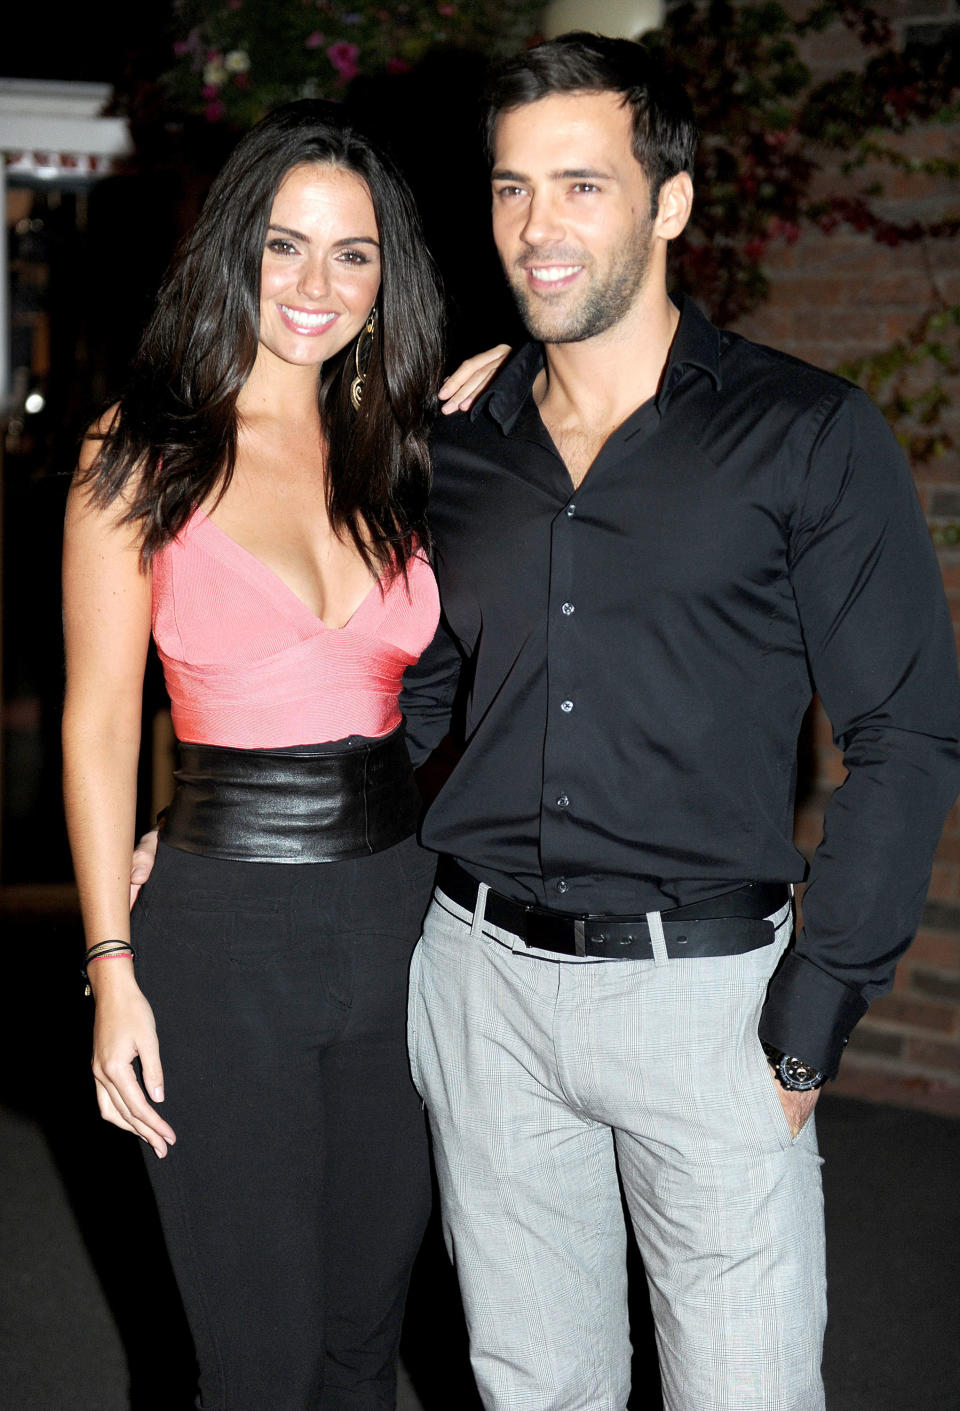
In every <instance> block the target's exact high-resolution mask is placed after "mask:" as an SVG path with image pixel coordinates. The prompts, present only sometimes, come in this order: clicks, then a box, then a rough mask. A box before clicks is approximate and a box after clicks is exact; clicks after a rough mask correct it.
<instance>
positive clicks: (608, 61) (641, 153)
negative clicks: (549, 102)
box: [485, 30, 699, 211]
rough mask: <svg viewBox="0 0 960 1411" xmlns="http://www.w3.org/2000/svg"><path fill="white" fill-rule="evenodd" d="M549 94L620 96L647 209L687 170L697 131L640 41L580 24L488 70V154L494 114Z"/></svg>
mask: <svg viewBox="0 0 960 1411" xmlns="http://www.w3.org/2000/svg"><path fill="white" fill-rule="evenodd" d="M554 93H619V94H621V95H622V99H623V102H624V104H625V105H627V106H629V108H630V109H631V115H632V123H633V154H634V156H635V157H636V159H637V161H638V162H639V163H640V166H641V167H642V169H643V174H644V176H645V177H646V178H647V182H648V183H649V186H650V201H651V206H652V208H653V210H654V211H655V210H656V203H657V197H658V196H659V193H660V188H661V186H662V185H663V183H664V182H665V181H668V180H669V179H670V177H672V176H676V175H677V174H678V172H682V171H685V172H691V173H692V171H693V159H694V154H695V152H696V148H697V138H698V136H699V134H698V132H697V125H696V122H695V121H694V117H693V108H692V107H691V104H690V99H689V98H688V97H687V94H686V92H685V90H684V89H683V88H682V87H681V85H680V84H679V83H677V82H676V80H675V79H672V78H670V77H669V76H668V75H667V74H665V73H664V72H663V67H662V62H661V61H660V60H659V59H658V58H656V57H655V56H654V55H653V54H651V52H650V50H649V49H645V48H644V46H643V45H642V44H637V43H635V42H634V41H633V40H631V39H610V38H608V37H607V36H606V35H602V34H588V33H586V31H584V30H574V31H571V33H569V34H561V35H560V36H559V38H557V39H548V40H545V41H544V43H542V44H538V45H536V46H535V47H534V48H532V49H527V50H526V51H525V52H524V53H522V54H517V55H516V56H515V57H514V58H512V59H507V60H506V61H505V62H504V63H502V64H500V65H498V67H497V68H496V69H495V70H494V72H493V74H492V75H491V78H490V80H489V82H488V84H487V91H486V100H487V109H486V127H485V139H486V147H487V155H488V157H489V158H490V159H491V160H492V159H493V140H494V132H495V129H496V125H497V119H498V118H499V117H500V116H501V115H502V114H503V113H507V112H511V111H512V110H513V109H515V108H522V107H524V106H525V105H526V104H527V103H536V102H537V100H538V99H540V98H548V97H550V96H551V95H552V94H554Z"/></svg>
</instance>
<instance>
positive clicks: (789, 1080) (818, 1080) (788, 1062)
mask: <svg viewBox="0 0 960 1411" xmlns="http://www.w3.org/2000/svg"><path fill="white" fill-rule="evenodd" d="M779 1066H780V1081H781V1082H782V1084H783V1086H784V1087H785V1088H789V1089H790V1090H791V1091H793V1092H798V1093H806V1092H811V1091H812V1090H813V1089H814V1088H819V1087H820V1086H821V1084H822V1083H823V1074H822V1073H821V1072H820V1070H819V1068H813V1067H812V1066H811V1065H810V1064H809V1063H803V1062H802V1061H801V1060H800V1059H799V1058H791V1057H790V1056H789V1055H788V1054H784V1055H783V1057H782V1058H781V1060H780V1065H779Z"/></svg>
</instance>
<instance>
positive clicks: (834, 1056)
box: [758, 950, 867, 1078]
mask: <svg viewBox="0 0 960 1411" xmlns="http://www.w3.org/2000/svg"><path fill="white" fill-rule="evenodd" d="M866 1012H867V1002H866V1000H865V999H864V998H863V996H862V995H861V994H860V993H859V991H858V990H853V989H851V988H850V986H849V985H845V984H844V983H843V981H842V980H837V979H835V978H834V977H833V976H832V975H828V974H827V972H826V971H825V970H821V969H820V967H819V966H818V965H814V964H813V962H812V961H810V960H807V959H806V957H805V956H802V955H797V953H796V951H793V950H791V951H788V952H787V954H786V955H785V956H784V958H783V962H782V964H781V966H780V968H779V970H778V971H777V973H776V974H775V975H774V977H773V979H772V980H771V981H770V985H769V987H768V989H767V998H766V1001H765V1003H764V1006H763V1010H762V1011H761V1014H760V1025H759V1030H758V1033H759V1037H760V1041H761V1043H765V1044H770V1046H771V1047H772V1048H777V1049H780V1050H781V1051H782V1052H783V1053H789V1054H790V1055H791V1056H792V1057H794V1058H799V1059H801V1061H802V1062H804V1063H809V1064H812V1065H813V1067H815V1068H819V1069H820V1072H821V1073H825V1074H826V1076H827V1077H828V1078H835V1077H836V1076H837V1069H838V1068H839V1066H840V1055H841V1054H842V1053H843V1049H844V1046H845V1044H846V1042H847V1038H848V1037H849V1035H850V1031H851V1030H852V1029H853V1027H854V1025H855V1024H856V1023H857V1021H858V1020H859V1019H862V1018H863V1016H864V1014H866Z"/></svg>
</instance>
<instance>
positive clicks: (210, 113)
mask: <svg viewBox="0 0 960 1411" xmlns="http://www.w3.org/2000/svg"><path fill="white" fill-rule="evenodd" d="M226 111H227V110H226V108H225V107H224V106H223V104H222V103H221V102H220V101H219V99H214V101H213V102H212V103H208V104H207V106H206V107H205V108H204V110H203V116H204V117H205V118H206V120H207V122H219V121H220V119H221V118H222V117H223V115H224V113H225V112H226Z"/></svg>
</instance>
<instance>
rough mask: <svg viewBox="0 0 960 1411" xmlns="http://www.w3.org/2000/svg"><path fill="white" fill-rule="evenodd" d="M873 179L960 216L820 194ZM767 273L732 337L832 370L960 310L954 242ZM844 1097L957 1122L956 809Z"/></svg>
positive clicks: (933, 13)
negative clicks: (854, 195)
mask: <svg viewBox="0 0 960 1411" xmlns="http://www.w3.org/2000/svg"><path fill="white" fill-rule="evenodd" d="M877 8H878V9H880V10H881V11H882V12H883V13H884V14H886V15H887V16H888V17H890V18H891V19H892V20H893V21H894V23H895V25H896V27H897V28H898V29H900V30H902V29H903V27H904V26H906V25H910V26H917V25H923V24H931V25H937V24H941V25H942V24H944V23H945V22H949V21H950V20H951V19H953V18H955V12H954V11H953V9H952V5H951V3H950V0H888V3H883V0H881V3H879V4H878V5H877ZM806 58H807V61H808V62H809V63H810V64H811V66H813V67H814V68H815V70H816V71H817V72H818V73H821V74H826V73H828V72H830V71H831V70H832V69H835V68H836V67H837V66H843V65H847V66H852V65H853V64H855V63H858V62H860V61H861V59H862V51H861V50H860V49H859V46H858V44H857V42H856V41H855V40H854V39H853V38H852V36H850V35H848V34H847V33H846V31H844V30H843V29H842V28H840V27H836V28H834V29H832V30H830V31H828V32H827V33H825V34H823V35H819V36H817V37H816V38H815V40H813V41H812V42H811V43H810V45H809V48H808V49H807V52H806ZM900 145H901V147H902V150H903V151H904V152H906V153H907V154H909V155H923V156H929V155H933V154H939V155H943V156H946V155H952V156H953V157H955V158H956V157H957V156H960V126H958V125H954V126H952V127H950V126H939V127H937V128H935V129H933V130H928V131H927V132H925V133H924V134H923V135H922V136H920V135H917V134H914V135H912V136H911V137H910V138H909V139H905V140H902V141H901V144H900ZM873 176H876V177H877V178H878V179H880V180H882V181H883V183H884V187H885V192H884V197H883V200H882V201H879V202H875V205H877V206H878V208H879V210H880V212H881V213H882V214H884V215H887V216H889V217H890V218H891V219H895V220H898V221H906V220H910V219H934V218H936V217H938V216H941V215H944V214H946V213H947V211H948V210H949V209H951V208H952V210H953V211H954V212H955V211H956V210H957V209H958V207H960V194H958V193H957V191H956V190H953V191H950V190H948V187H947V183H945V182H944V181H938V180H933V179H930V178H927V177H923V176H920V177H916V178H914V177H912V176H911V175H910V174H908V173H891V172H890V171H889V170H888V169H887V168H884V169H883V170H882V171H878V172H876V173H871V172H869V171H866V172H863V173H857V174H856V175H855V176H854V177H853V178H851V177H846V178H845V177H843V176H842V175H840V174H839V172H838V171H837V170H833V171H829V172H827V173H826V174H825V176H824V186H825V187H826V186H828V185H829V186H830V187H831V189H834V190H836V189H837V187H838V186H839V185H840V184H841V183H843V182H846V183H847V184H848V185H850V186H852V185H854V184H856V185H858V186H859V185H860V184H861V183H865V182H869V181H870V180H871V179H872V177H873ZM765 268H766V269H767V272H768V274H769V276H770V280H771V285H772V298H771V299H770V301H769V303H767V304H766V305H765V306H764V307H763V308H761V309H760V310H758V311H757V312H755V313H754V314H752V315H751V316H750V317H749V318H746V319H743V320H742V321H741V322H740V323H739V324H738V325H737V327H738V330H739V331H740V332H742V333H745V334H746V335H747V336H748V337H750V338H755V339H757V340H758V341H760V342H763V343H770V344H772V345H774V346H776V347H779V348H783V349H785V350H786V351H788V352H791V353H794V354H796V355H797V356H798V357H802V358H806V359H808V360H809V361H810V362H813V363H816V364H818V365H819V366H821V367H826V368H831V369H835V368H837V367H838V366H840V365H841V364H842V363H844V362H847V361H849V360H851V359H853V358H856V357H858V356H863V355H867V354H872V353H875V352H877V351H879V350H880V349H882V348H883V347H885V346H888V345H889V344H890V343H891V342H892V341H894V340H896V339H898V338H901V337H904V336H905V335H909V333H910V331H911V330H912V329H913V328H914V327H916V325H917V323H918V321H919V319H920V317H921V316H922V315H924V314H925V313H928V312H930V311H931V310H932V308H933V307H934V306H936V305H937V304H938V303H941V304H942V303H947V304H956V303H960V242H954V243H953V244H952V245H949V244H948V243H947V242H938V243H936V244H929V245H927V246H924V245H922V244H919V243H918V244H902V245H900V246H897V247H895V248H889V247H887V248H885V247H883V246H880V245H877V244H876V243H874V242H873V241H872V240H871V239H870V238H869V237H868V236H862V235H858V234H855V233H852V232H847V231H841V232H838V233H836V234H834V235H833V236H830V237H825V236H823V235H821V234H819V233H814V232H804V233H803V234H802V235H801V238H800V239H799V240H798V241H797V242H796V244H794V245H784V246H779V247H773V248H771V249H770V251H769V257H768V259H767V260H766V263H765ZM948 391H949V392H950V394H951V405H950V406H949V407H948V408H947V410H946V411H945V413H944V415H943V418H942V426H943V428H944V430H946V431H947V432H948V433H949V434H950V435H951V436H952V438H953V440H954V442H955V446H954V448H953V449H952V450H951V451H949V452H948V453H946V454H943V455H940V456H938V457H936V458H935V459H933V460H931V461H928V462H926V463H924V464H919V465H917V466H915V467H914V473H915V479H916V483H917V490H918V492H919V495H920V498H921V501H922V503H923V505H924V508H925V510H926V513H927V518H928V522H929V524H930V527H931V531H932V533H933V535H934V541H935V543H936V544H937V546H938V554H939V558H940V563H941V567H942V569H943V575H944V582H945V585H946V590H947V594H948V597H949V600H950V603H951V608H952V611H953V615H954V622H955V624H956V625H957V630H958V631H960V378H956V379H954V380H953V382H952V384H948ZM809 725H810V731H811V755H812V780H811V788H810V792H809V793H808V794H807V796H806V797H805V798H804V800H803V801H802V803H801V806H800V808H799V811H798V817H797V840H798V846H800V847H801V848H802V850H803V851H804V852H805V853H806V854H807V855H809V854H810V853H811V852H812V851H813V849H814V848H815V847H816V844H817V842H818V840H819V837H820V830H821V824H822V818H823V809H824V805H825V802H826V799H827V798H828V797H829V794H830V791H831V790H832V789H833V788H834V787H835V786H836V785H837V784H838V783H839V782H840V781H841V780H842V777H843V769H842V765H841V763H840V758H839V755H838V753H837V751H836V750H835V748H834V746H833V744H832V741H831V736H830V727H829V723H828V722H827V721H826V719H825V718H824V716H823V712H822V710H820V709H819V707H815V708H814V712H813V715H812V718H811V720H810V722H809ZM837 1088H838V1090H840V1091H845V1092H848V1093H851V1094H855V1095H857V1096H863V1097H870V1098H877V1099H880V1100H884V1101H893V1102H899V1103H903V1104H908V1105H915V1106H920V1107H925V1108H928V1109H932V1110H934V1111H940V1112H945V1113H952V1114H954V1115H957V1116H960V808H954V810H953V812H952V813H951V815H950V818H949V820H948V822H947V825H946V828H945V830H944V834H943V838H942V841H941V843H940V846H939V849H938V851H937V856H936V860H935V862H934V867H933V876H932V879H931V885H930V891H929V896H928V901H927V905H926V908H925V911H924V917H923V924H922V927H921V930H920V932H919V934H918V936H917V939H916V941H915V942H914V944H913V946H912V948H911V950H910V951H909V952H908V954H907V956H906V957H905V958H904V960H903V961H902V962H901V964H900V967H899V970H898V973H897V980H896V984H895V986H894V989H893V991H892V992H891V993H890V994H889V995H887V996H885V997H884V998H882V999H880V1000H877V1001H876V1002H875V1003H874V1004H873V1006H872V1007H871V1009H870V1011H869V1013H868V1014H867V1016H866V1017H865V1018H864V1019H863V1020H862V1021H861V1023H860V1025H859V1026H858V1027H857V1029H856V1030H855V1031H854V1034H853V1037H852V1038H851V1041H850V1047H849V1049H848V1050H847V1055H846V1057H845V1059H844V1062H843V1067H842V1071H841V1074H840V1078H839V1080H838V1083H837Z"/></svg>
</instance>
